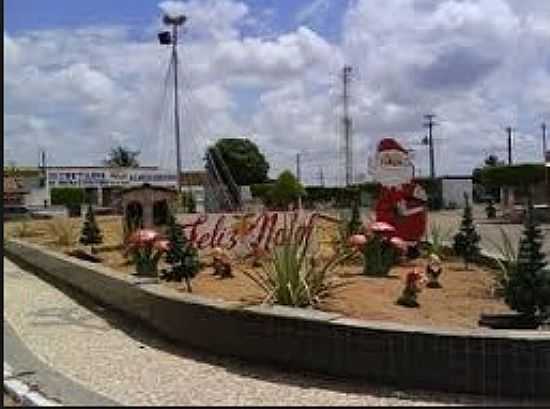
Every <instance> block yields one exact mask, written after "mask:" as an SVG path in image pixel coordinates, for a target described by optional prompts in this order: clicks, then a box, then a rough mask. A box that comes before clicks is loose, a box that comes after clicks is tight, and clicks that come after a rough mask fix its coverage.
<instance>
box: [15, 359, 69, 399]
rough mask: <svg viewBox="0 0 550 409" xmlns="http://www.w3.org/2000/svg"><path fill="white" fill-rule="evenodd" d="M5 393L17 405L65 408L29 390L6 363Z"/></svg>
mask: <svg viewBox="0 0 550 409" xmlns="http://www.w3.org/2000/svg"><path fill="white" fill-rule="evenodd" d="M4 392H5V393H7V394H8V395H9V396H10V397H11V398H12V399H13V400H15V401H16V402H17V403H21V404H22V405H24V406H63V405H61V404H60V403H59V402H55V401H53V400H50V399H48V398H46V397H45V396H44V395H42V394H41V393H40V392H37V391H34V390H32V389H31V388H29V386H28V385H26V384H25V383H24V382H21V381H20V380H19V379H16V378H15V377H14V375H13V370H12V368H11V366H9V365H8V364H7V363H5V362H4Z"/></svg>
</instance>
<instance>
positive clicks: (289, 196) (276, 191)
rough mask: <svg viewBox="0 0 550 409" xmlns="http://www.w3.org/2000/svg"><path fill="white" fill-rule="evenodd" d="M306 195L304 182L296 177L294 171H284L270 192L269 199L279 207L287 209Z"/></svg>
mask: <svg viewBox="0 0 550 409" xmlns="http://www.w3.org/2000/svg"><path fill="white" fill-rule="evenodd" d="M304 195H305V190H304V187H303V186H302V184H301V183H300V182H299V181H298V180H297V179H296V177H295V176H294V175H293V174H292V172H290V171H288V170H285V171H283V172H282V173H281V174H280V175H279V177H278V178H277V181H276V182H275V184H274V185H273V188H272V189H271V190H270V192H269V201H270V202H271V203H272V204H273V205H274V206H275V207H277V208H279V209H286V208H287V207H288V205H290V204H293V203H296V202H297V201H298V199H299V198H300V197H302V196H304Z"/></svg>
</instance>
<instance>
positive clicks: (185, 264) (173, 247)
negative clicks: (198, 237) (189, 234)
mask: <svg viewBox="0 0 550 409" xmlns="http://www.w3.org/2000/svg"><path fill="white" fill-rule="evenodd" d="M168 241H169V249H168V251H167V252H166V263H167V264H169V265H170V266H171V269H170V271H167V272H165V273H164V274H163V276H162V278H163V279H165V280H167V281H178V282H181V281H182V280H185V284H186V286H187V291H188V292H192V288H191V279H192V278H193V277H195V275H196V274H197V273H198V271H199V268H200V264H199V256H198V252H197V249H196V248H195V247H194V246H193V245H192V244H191V243H190V242H189V241H188V240H187V238H186V237H185V234H184V232H183V227H182V226H180V225H179V224H178V223H177V222H176V218H175V217H174V214H173V213H172V212H170V214H169V215H168Z"/></svg>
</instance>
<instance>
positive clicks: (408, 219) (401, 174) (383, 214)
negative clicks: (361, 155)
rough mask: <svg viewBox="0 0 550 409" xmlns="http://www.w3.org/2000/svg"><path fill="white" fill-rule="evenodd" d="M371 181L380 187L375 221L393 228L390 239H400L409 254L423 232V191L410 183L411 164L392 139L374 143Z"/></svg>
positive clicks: (425, 199)
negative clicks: (375, 148)
mask: <svg viewBox="0 0 550 409" xmlns="http://www.w3.org/2000/svg"><path fill="white" fill-rule="evenodd" d="M373 176H374V180H375V181H376V182H378V183H380V185H381V186H380V194H379V196H378V201H377V202H376V221H379V222H385V223H388V224H390V225H392V226H393V227H394V228H395V232H394V234H393V235H394V236H397V237H399V238H401V239H403V240H404V241H405V242H406V243H407V245H408V247H409V249H410V251H408V253H409V254H411V255H412V254H417V252H416V251H414V249H415V248H416V247H417V245H418V242H419V240H420V239H421V238H422V236H423V235H424V233H425V230H426V203H427V201H428V198H427V195H426V191H425V190H424V189H423V188H422V186H420V185H419V184H417V183H415V182H413V164H412V162H411V160H410V157H409V152H408V151H407V150H406V149H405V148H403V147H402V146H401V145H400V144H399V143H398V142H397V141H396V140H395V139H393V138H384V139H382V140H381V141H380V142H379V143H378V147H377V150H376V156H375V161H374V172H373Z"/></svg>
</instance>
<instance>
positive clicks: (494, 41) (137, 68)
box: [4, 0, 550, 185]
mask: <svg viewBox="0 0 550 409" xmlns="http://www.w3.org/2000/svg"><path fill="white" fill-rule="evenodd" d="M162 13H184V14H185V15H186V16H187V17H188V20H187V22H186V23H185V25H184V32H183V33H182V34H181V35H180V39H181V41H180V45H179V46H178V49H179V54H180V65H179V70H178V74H179V80H180V88H179V98H180V101H181V112H180V115H181V122H182V156H183V164H184V167H185V168H187V169H193V168H199V167H201V166H202V164H203V159H202V158H203V152H204V149H205V148H206V146H207V145H208V144H211V143H213V142H215V141H216V140H217V139H218V138H221V137H248V138H250V139H251V140H253V141H254V142H255V143H256V144H257V145H258V146H259V147H260V150H261V151H262V152H263V153H264V154H265V155H266V157H267V159H268V161H269V162H270V164H271V170H270V176H271V177H276V176H277V174H278V173H279V172H281V171H282V170H283V169H290V170H292V171H295V169H296V157H297V155H298V154H299V155H300V164H301V166H300V171H301V176H302V180H303V181H304V182H305V183H306V184H319V183H320V182H321V181H322V180H323V181H324V182H325V183H326V184H329V185H331V184H338V183H342V182H343V181H344V169H345V168H344V162H343V158H344V152H343V137H342V134H343V127H342V121H341V116H342V74H341V71H342V68H343V66H344V65H350V66H351V67H352V75H351V83H350V113H351V116H352V121H353V139H352V140H353V167H354V178H355V180H357V181H362V180H364V179H365V178H367V179H368V172H367V163H368V159H369V157H370V156H372V154H373V152H374V151H375V146H376V143H377V141H378V140H380V139H381V138H382V137H387V136H391V137H394V138H396V139H397V140H398V141H399V142H401V143H402V144H403V145H404V146H405V147H406V148H408V149H412V150H413V151H414V153H413V155H414V161H415V164H416V168H417V173H418V174H420V175H427V174H428V169H429V162H428V152H427V148H426V146H423V145H422V144H421V143H420V141H421V139H422V137H423V136H424V135H426V132H427V131H426V128H424V127H423V122H424V118H423V115H424V114H426V113H434V114H436V118H435V121H436V122H437V126H435V127H434V131H433V134H434V143H435V157H436V170H437V173H438V174H439V175H444V174H448V175H450V174H469V173H471V171H472V168H473V167H475V166H479V165H480V164H482V163H483V160H484V158H485V157H486V156H488V155H489V154H496V155H498V156H499V157H500V158H506V155H507V145H506V143H507V138H506V131H505V128H506V127H507V126H511V127H513V129H514V133H513V136H514V137H513V156H514V161H515V162H527V161H540V160H542V148H541V146H542V143H541V139H542V138H541V134H542V131H541V123H542V122H543V121H545V122H546V123H550V1H538V0H523V1H521V2H520V1H516V0H311V1H306V0H263V1H253V0H188V1H184V2H176V1H161V2H158V1H147V0H140V1H130V0H118V1H116V2H114V1H109V0H95V1H93V2H91V1H86V2H82V1H72V0H49V1H47V2H44V1H39V0H33V1H31V0H5V1H4V73H5V74H4V103H5V104H4V159H5V161H6V162H14V163H16V164H19V165H35V164H37V162H38V157H39V151H40V150H41V149H45V150H46V152H47V157H48V162H49V164H52V165H93V164H100V163H101V161H102V160H103V159H104V158H105V157H106V155H107V153H108V151H109V149H110V148H111V147H112V146H114V145H117V144H124V145H126V146H128V147H130V148H132V149H136V150H139V151H140V152H141V154H140V159H141V161H142V163H143V164H147V165H157V166H161V167H163V168H173V167H174V165H173V164H174V163H175V153H174V131H173V113H172V106H173V94H172V93H171V89H170V88H169V87H168V84H170V83H169V82H166V81H167V79H170V78H171V77H169V75H170V74H171V72H168V71H167V70H168V63H169V58H170V49H169V47H166V46H161V45H159V44H158V41H157V33H158V32H159V31H162V30H166V26H163V24H162V22H161V18H160V17H161V15H162ZM321 175H322V176H321Z"/></svg>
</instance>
